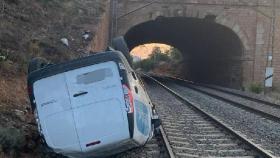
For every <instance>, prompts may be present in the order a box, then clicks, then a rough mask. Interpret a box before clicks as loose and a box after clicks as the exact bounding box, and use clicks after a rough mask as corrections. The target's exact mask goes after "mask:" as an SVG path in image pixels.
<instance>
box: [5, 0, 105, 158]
mask: <svg viewBox="0 0 280 158" xmlns="http://www.w3.org/2000/svg"><path fill="white" fill-rule="evenodd" d="M107 3H108V1H107V0H67V1H62V0H28V1H26V0H0V157H1V158H2V157H59V156H58V155H55V154H46V152H45V148H44V147H42V145H41V143H40V140H39V136H38V133H37V127H36V124H35V122H34V119H33V116H32V112H31V111H30V108H29V102H28V97H27V87H26V70H27V63H28V61H29V60H30V59H31V58H32V57H36V56H40V57H45V58H47V59H49V60H51V61H52V62H60V61H65V60H69V59H72V58H77V57H79V56H82V55H83V54H84V53H86V52H87V51H88V50H87V46H88V45H90V43H91V42H92V39H93V38H94V36H95V33H96V31H97V24H98V23H99V21H100V19H101V18H102V15H103V14H104V12H105V8H106V4H107ZM85 34H87V35H88V37H87V38H85V37H83V35H85ZM62 39H67V42H68V44H66V43H65V42H64V43H63V42H62Z"/></svg>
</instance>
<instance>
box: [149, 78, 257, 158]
mask: <svg viewBox="0 0 280 158" xmlns="http://www.w3.org/2000/svg"><path fill="white" fill-rule="evenodd" d="M146 89H147V91H148V93H149V95H150V97H151V99H152V101H153V103H154V104H155V106H156V110H157V112H158V114H159V116H160V118H161V120H162V126H163V128H164V130H165V132H166V134H167V137H168V139H169V141H170V145H171V147H172V149H173V152H174V153H175V155H176V156H178V157H185V156H191V157H205V156H212V157H217V156H218V157H223V156H233V157H234V156H235V157H236V156H237V157H238V156H252V155H256V153H252V151H250V150H247V149H249V148H248V147H247V146H240V145H239V144H242V143H240V140H238V139H236V138H235V137H234V136H232V135H231V134H229V133H228V132H227V131H225V130H224V129H222V128H220V126H219V125H217V124H215V123H214V122H212V121H209V120H208V118H207V117H206V116H204V115H202V114H201V113H200V112H197V111H195V110H194V109H193V108H191V107H190V106H187V105H185V104H184V103H182V102H181V101H179V100H178V99H176V97H174V96H173V95H172V94H170V93H169V92H167V91H166V90H164V89H163V88H161V87H160V86H158V85H156V84H152V83H148V84H147V86H146Z"/></svg>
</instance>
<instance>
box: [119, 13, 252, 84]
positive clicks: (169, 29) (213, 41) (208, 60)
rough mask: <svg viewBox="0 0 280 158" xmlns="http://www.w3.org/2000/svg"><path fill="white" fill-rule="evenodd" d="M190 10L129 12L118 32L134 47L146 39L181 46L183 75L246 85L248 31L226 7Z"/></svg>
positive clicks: (148, 41)
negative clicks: (231, 15) (139, 14)
mask: <svg viewBox="0 0 280 158" xmlns="http://www.w3.org/2000/svg"><path fill="white" fill-rule="evenodd" d="M189 10H191V11H185V10H184V9H177V10H176V9H175V11H174V10H173V12H172V14H170V13H166V12H165V11H164V10H160V9H159V10H157V11H155V12H153V14H152V15H151V14H150V13H143V14H144V15H141V16H133V15H130V16H128V17H125V19H123V20H124V21H125V23H126V25H124V26H120V25H121V24H122V22H121V21H119V22H120V23H119V26H118V35H124V37H125V40H126V41H127V43H128V46H129V48H130V49H131V50H132V49H133V48H134V47H136V46H138V45H142V44H147V43H165V44H168V45H171V46H174V47H176V48H178V49H179V50H180V51H181V52H182V53H183V56H184V59H185V60H184V61H185V67H186V69H185V72H182V75H183V76H185V77H186V78H188V79H191V80H194V81H197V82H204V83H210V84H218V85H221V86H227V87H232V88H241V87H243V86H244V84H246V83H245V82H246V81H244V80H243V76H245V75H247V76H248V74H244V72H243V69H244V65H246V64H244V63H243V60H244V58H245V57H246V56H247V55H246V52H249V51H250V50H251V48H250V44H249V42H248V36H247V35H246V32H244V31H243V28H242V27H241V26H240V25H239V24H238V23H237V22H235V20H234V19H232V18H231V17H229V16H227V14H225V13H224V10H223V9H220V10H219V9H216V10H215V9H213V10H204V9H199V8H198V9H197V8H194V9H189ZM143 17H145V18H143ZM207 49H208V50H207ZM207 51H208V53H206V52H207ZM209 52H210V53H209Z"/></svg>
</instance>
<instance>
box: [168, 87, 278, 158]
mask: <svg viewBox="0 0 280 158" xmlns="http://www.w3.org/2000/svg"><path fill="white" fill-rule="evenodd" d="M165 84H167V85H168V87H169V88H171V89H173V90H175V91H176V92H178V93H180V94H181V95H183V96H184V97H185V98H187V99H189V100H191V101H192V102H195V103H197V104H198V105H199V106H200V108H202V109H204V110H206V111H207V112H209V113H211V114H213V115H215V116H216V117H218V118H219V119H221V120H223V121H224V122H225V123H227V124H228V125H230V126H231V127H232V128H233V129H235V130H237V131H240V132H241V133H243V134H244V135H246V136H247V138H249V139H251V140H252V141H253V142H255V143H257V144H260V145H261V146H262V147H263V148H265V149H267V150H270V151H271V152H272V153H273V154H274V155H276V156H280V124H279V123H276V122H273V121H270V120H268V119H265V118H262V117H261V116H259V115H256V114H254V113H251V112H248V111H246V110H243V109H240V108H237V107H234V106H232V105H230V104H228V103H225V102H223V101H220V100H217V99H215V98H212V97H209V96H207V95H205V94H202V93H199V92H196V91H194V90H192V89H189V88H186V87H183V86H179V85H176V84H173V83H165Z"/></svg>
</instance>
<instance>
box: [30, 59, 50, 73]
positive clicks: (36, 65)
mask: <svg viewBox="0 0 280 158" xmlns="http://www.w3.org/2000/svg"><path fill="white" fill-rule="evenodd" d="M46 65H48V61H47V60H46V59H45V58H41V57H37V58H33V59H31V61H30V62H29V65H28V73H31V72H33V71H36V70H39V69H42V68H43V67H45V66H46Z"/></svg>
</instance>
